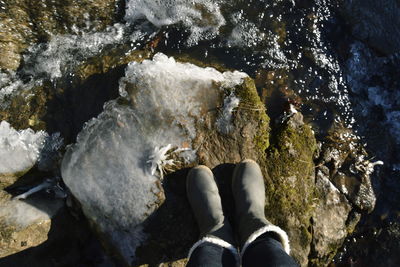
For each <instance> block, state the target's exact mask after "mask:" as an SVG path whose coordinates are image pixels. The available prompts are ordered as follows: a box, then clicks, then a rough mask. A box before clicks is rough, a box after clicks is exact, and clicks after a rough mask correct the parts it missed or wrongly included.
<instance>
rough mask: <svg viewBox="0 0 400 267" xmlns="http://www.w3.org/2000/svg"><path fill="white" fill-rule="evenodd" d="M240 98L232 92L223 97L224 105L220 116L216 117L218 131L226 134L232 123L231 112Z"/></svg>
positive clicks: (237, 104)
mask: <svg viewBox="0 0 400 267" xmlns="http://www.w3.org/2000/svg"><path fill="white" fill-rule="evenodd" d="M239 103H240V99H239V98H238V97H236V96H235V95H234V94H231V95H230V96H228V97H226V98H225V99H224V107H223V110H222V113H221V115H220V117H219V118H218V119H217V122H216V125H217V129H218V131H219V132H221V133H224V134H228V133H229V132H230V131H231V130H232V128H233V125H232V123H231V120H232V112H233V110H234V109H235V108H237V107H238V106H239Z"/></svg>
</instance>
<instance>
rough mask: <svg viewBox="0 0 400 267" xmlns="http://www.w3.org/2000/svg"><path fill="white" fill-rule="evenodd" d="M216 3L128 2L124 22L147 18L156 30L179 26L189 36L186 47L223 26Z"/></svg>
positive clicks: (202, 0) (180, 0)
mask: <svg viewBox="0 0 400 267" xmlns="http://www.w3.org/2000/svg"><path fill="white" fill-rule="evenodd" d="M219 5H220V1H217V0H214V1H212V0H129V1H128V2H127V8H126V13H125V20H127V21H128V22H135V21H137V20H138V19H147V20H148V21H150V22H151V23H152V24H154V25H155V26H157V27H162V26H165V25H172V24H177V23H182V24H183V25H184V26H185V27H187V28H188V29H189V30H190V32H191V35H190V37H189V39H188V40H187V44H188V45H194V44H196V43H197V42H198V41H200V40H205V39H211V38H214V37H216V35H217V34H218V32H219V28H220V27H221V26H223V25H224V24H225V19H224V17H223V16H222V14H221V10H220V6H219Z"/></svg>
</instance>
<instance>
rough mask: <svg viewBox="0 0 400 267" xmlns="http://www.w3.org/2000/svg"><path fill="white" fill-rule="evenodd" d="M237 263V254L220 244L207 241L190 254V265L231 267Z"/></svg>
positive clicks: (197, 266) (196, 266) (198, 266)
mask: <svg viewBox="0 0 400 267" xmlns="http://www.w3.org/2000/svg"><path fill="white" fill-rule="evenodd" d="M236 265H237V259H236V257H235V255H234V254H233V253H232V252H231V251H230V250H229V249H226V248H224V247H221V246H219V245H216V244H213V243H209V242H205V243H203V244H201V245H199V246H198V247H197V248H196V249H195V250H194V251H193V252H192V254H191V255H190V259H189V262H188V264H187V265H186V266H188V267H200V266H201V267H203V266H204V267H206V266H207V267H231V266H236Z"/></svg>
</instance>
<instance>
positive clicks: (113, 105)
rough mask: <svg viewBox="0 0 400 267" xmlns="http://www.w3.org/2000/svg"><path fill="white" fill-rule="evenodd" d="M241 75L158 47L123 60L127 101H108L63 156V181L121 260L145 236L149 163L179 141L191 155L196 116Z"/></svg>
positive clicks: (151, 194) (152, 193)
mask: <svg viewBox="0 0 400 267" xmlns="http://www.w3.org/2000/svg"><path fill="white" fill-rule="evenodd" d="M246 76H247V75H246V74H244V73H240V72H225V73H220V72H218V71H217V70H215V69H213V68H200V67H197V66H195V65H192V64H188V63H178V62H176V61H175V60H174V59H173V58H168V57H167V56H165V55H163V54H156V55H155V56H154V58H153V60H145V61H143V62H142V63H135V62H133V63H130V64H129V65H128V66H127V68H126V73H125V77H124V78H122V79H121V80H120V92H121V95H123V96H124V97H125V98H126V99H127V100H130V102H131V104H132V106H127V105H122V104H118V101H110V102H108V103H107V104H106V105H105V107H104V111H103V113H101V114H100V115H99V116H98V118H96V119H93V120H91V121H90V122H89V123H87V125H86V126H85V127H84V130H83V131H82V132H81V133H80V134H79V136H78V139H77V143H76V144H75V145H73V146H72V147H71V148H70V149H69V150H68V152H67V154H66V156H65V157H64V159H63V163H62V176H63V179H64V181H65V183H66V184H67V186H68V187H69V188H70V189H71V191H72V193H73V194H74V195H75V196H76V197H77V198H78V200H79V201H80V202H81V204H82V208H83V210H84V212H85V214H86V215H87V216H88V217H89V218H91V219H92V220H93V221H95V222H96V223H97V224H98V225H99V227H100V229H101V230H102V231H104V232H107V233H108V234H109V236H111V239H112V240H113V242H114V245H115V246H116V247H118V248H119V251H120V252H121V253H122V254H123V256H124V257H125V258H126V259H127V260H129V261H130V260H131V259H132V257H133V258H134V256H135V249H136V247H137V246H139V244H140V243H141V242H142V241H143V240H145V238H146V236H145V235H144V233H143V232H142V231H141V227H142V226H141V223H142V222H143V221H144V220H145V219H146V218H147V217H148V216H149V215H150V214H151V213H152V212H153V211H154V209H155V207H156V202H157V201H158V196H157V194H159V193H160V187H159V182H158V176H160V175H161V174H160V173H158V175H157V173H156V172H153V171H152V170H155V168H156V167H155V164H157V162H160V164H172V163H173V161H172V160H170V159H169V158H168V153H167V152H168V150H170V149H182V150H183V149H184V150H185V152H184V153H181V154H180V156H181V157H184V158H183V159H182V160H184V161H192V160H194V159H195V157H194V148H192V147H191V141H192V139H193V138H194V137H195V136H196V127H195V126H196V123H198V122H199V121H202V118H203V116H204V115H205V114H206V113H207V112H209V110H212V109H215V108H216V107H217V105H218V101H219V99H220V96H221V94H223V90H221V87H224V86H232V85H236V84H237V83H240V82H242V79H243V77H246ZM125 102H126V101H125ZM154 160H155V161H156V163H154ZM153 163H154V164H153ZM122 237H123V238H122Z"/></svg>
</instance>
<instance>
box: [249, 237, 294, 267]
mask: <svg viewBox="0 0 400 267" xmlns="http://www.w3.org/2000/svg"><path fill="white" fill-rule="evenodd" d="M273 235H274V234H271V233H265V234H262V235H261V236H259V237H258V238H257V239H256V240H254V241H253V242H252V243H251V244H250V245H249V246H248V247H247V249H246V250H245V251H244V254H243V256H242V266H243V267H265V266H269V267H298V266H299V265H298V264H297V263H296V262H295V261H294V259H293V258H292V257H290V256H289V255H288V254H287V253H286V252H285V250H284V249H283V247H282V244H281V242H279V241H277V240H276V239H275V238H274V236H273Z"/></svg>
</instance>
